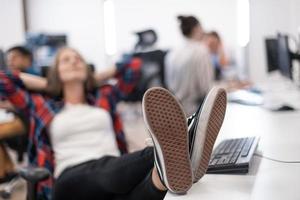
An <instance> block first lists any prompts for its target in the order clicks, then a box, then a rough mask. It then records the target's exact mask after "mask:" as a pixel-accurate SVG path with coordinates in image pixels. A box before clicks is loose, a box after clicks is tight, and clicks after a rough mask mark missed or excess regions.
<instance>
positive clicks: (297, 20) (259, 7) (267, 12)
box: [249, 0, 300, 81]
mask: <svg viewBox="0 0 300 200" xmlns="http://www.w3.org/2000/svg"><path fill="white" fill-rule="evenodd" d="M299 10H300V1H299V0H276V1H274V0H251V1H250V23H251V25H250V27H251V28H250V33H251V34H250V46H249V63H250V76H251V78H252V79H253V80H254V81H261V80H263V79H264V78H265V77H266V76H267V63H266V53H265V43H264V38H265V37H267V36H276V34H277V33H278V32H282V33H288V34H293V35H296V33H297V29H298V27H300V12H299Z"/></svg>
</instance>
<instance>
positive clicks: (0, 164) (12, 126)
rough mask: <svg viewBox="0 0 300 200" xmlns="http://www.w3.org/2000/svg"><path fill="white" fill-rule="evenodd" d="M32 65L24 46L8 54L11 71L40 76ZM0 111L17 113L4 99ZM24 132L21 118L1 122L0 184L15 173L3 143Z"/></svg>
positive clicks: (15, 48)
mask: <svg viewBox="0 0 300 200" xmlns="http://www.w3.org/2000/svg"><path fill="white" fill-rule="evenodd" d="M32 63H33V55H32V53H31V52H30V51H29V50H28V49H26V48H25V47H23V46H14V47H12V48H10V49H8V51H7V52H6V64H7V68H8V69H9V70H13V71H21V72H24V73H28V74H33V75H38V73H37V72H36V70H34V68H33V67H32ZM0 109H1V110H7V111H12V112H17V111H16V109H15V108H14V106H13V105H12V104H11V103H10V102H8V101H6V100H3V99H0ZM24 130H25V126H24V122H23V120H21V119H20V118H19V117H16V118H15V119H14V120H12V121H9V122H3V123H2V121H0V183H1V182H5V181H9V180H10V178H11V174H13V173H12V172H13V171H14V165H13V162H12V160H11V159H10V157H9V155H8V153H7V151H6V149H5V146H4V142H3V141H4V140H5V139H7V138H11V137H13V136H15V135H20V134H24V132H25V131H24Z"/></svg>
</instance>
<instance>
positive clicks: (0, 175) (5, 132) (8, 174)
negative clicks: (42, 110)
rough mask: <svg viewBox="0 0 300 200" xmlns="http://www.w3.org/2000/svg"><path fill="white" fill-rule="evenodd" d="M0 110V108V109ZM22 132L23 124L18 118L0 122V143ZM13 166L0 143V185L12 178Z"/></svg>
mask: <svg viewBox="0 0 300 200" xmlns="http://www.w3.org/2000/svg"><path fill="white" fill-rule="evenodd" d="M0 110H1V108H0ZM23 132H24V125H23V122H22V121H21V120H20V119H19V118H14V119H11V120H9V121H4V120H1V121H0V141H1V140H2V139H6V138H8V137H12V136H14V135H17V134H21V133H23ZM13 172H14V164H13V162H12V160H11V159H10V157H9V155H8V153H7V150H6V148H5V146H4V144H3V143H2V142H1V143H0V183H2V182H6V181H9V180H10V179H11V178H12V177H13V174H14V173H13Z"/></svg>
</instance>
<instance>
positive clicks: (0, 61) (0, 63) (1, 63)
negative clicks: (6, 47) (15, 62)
mask: <svg viewBox="0 0 300 200" xmlns="http://www.w3.org/2000/svg"><path fill="white" fill-rule="evenodd" d="M5 69H6V64H5V56H4V52H3V51H2V50H1V49H0V70H5Z"/></svg>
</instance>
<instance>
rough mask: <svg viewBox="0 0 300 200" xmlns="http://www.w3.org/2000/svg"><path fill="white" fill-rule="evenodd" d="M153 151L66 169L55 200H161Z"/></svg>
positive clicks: (94, 161) (57, 181)
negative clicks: (153, 176) (154, 171)
mask: <svg viewBox="0 0 300 200" xmlns="http://www.w3.org/2000/svg"><path fill="white" fill-rule="evenodd" d="M153 166H154V157H153V148H150V147H148V148H145V149H144V150H142V151H137V152H134V153H130V154H127V155H123V156H121V157H113V156H105V157H102V158H100V159H99V160H93V161H89V162H86V163H83V164H80V165H77V166H75V167H72V168H69V169H66V170H65V171H64V172H63V173H62V174H61V175H60V176H59V178H58V179H57V180H56V181H55V185H54V199H55V200H66V199H68V200H77V199H78V200H79V199H80V200H81V199H97V200H106V199H107V200H127V199H128V200H129V199H130V200H135V199H137V200H141V199H142V200H148V199H149V200H160V199H164V197H165V195H166V192H165V191H160V190H158V189H157V188H155V186H154V185H153V183H152V179H151V172H152V169H153Z"/></svg>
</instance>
